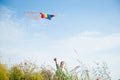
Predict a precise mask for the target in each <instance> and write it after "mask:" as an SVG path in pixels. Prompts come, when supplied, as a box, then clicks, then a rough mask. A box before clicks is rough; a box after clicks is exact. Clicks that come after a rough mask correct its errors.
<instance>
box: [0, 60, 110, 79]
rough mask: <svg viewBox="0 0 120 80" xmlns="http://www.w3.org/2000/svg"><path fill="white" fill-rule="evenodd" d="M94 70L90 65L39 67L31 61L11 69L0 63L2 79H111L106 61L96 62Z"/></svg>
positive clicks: (0, 77) (0, 76)
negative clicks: (68, 67)
mask: <svg viewBox="0 0 120 80" xmlns="http://www.w3.org/2000/svg"><path fill="white" fill-rule="evenodd" d="M94 66H95V67H92V70H90V69H89V68H87V67H88V66H83V65H82V64H81V65H80V66H76V67H75V68H73V69H72V70H70V71H67V72H64V71H62V69H57V70H55V69H53V68H52V67H47V66H42V67H38V66H36V65H35V64H33V63H31V62H28V61H27V62H23V63H21V64H19V65H15V66H13V67H11V68H10V69H9V70H8V69H7V68H6V67H5V66H4V65H3V64H0V80H111V77H110V74H109V71H108V67H107V65H106V64H105V63H103V64H101V65H98V64H95V65H94Z"/></svg>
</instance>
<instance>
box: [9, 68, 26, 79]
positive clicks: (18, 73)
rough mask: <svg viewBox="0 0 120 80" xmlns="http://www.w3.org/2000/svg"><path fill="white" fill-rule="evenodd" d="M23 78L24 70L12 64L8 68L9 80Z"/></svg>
mask: <svg viewBox="0 0 120 80" xmlns="http://www.w3.org/2000/svg"><path fill="white" fill-rule="evenodd" d="M22 78H24V72H23V70H22V69H21V68H20V67H19V66H13V67H12V68H11V70H10V80H21V79H22Z"/></svg>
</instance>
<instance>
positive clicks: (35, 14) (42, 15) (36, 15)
mask: <svg viewBox="0 0 120 80" xmlns="http://www.w3.org/2000/svg"><path fill="white" fill-rule="evenodd" d="M25 14H26V16H28V17H30V18H32V19H35V20H38V19H39V18H45V19H49V20H51V19H52V18H53V17H55V16H56V15H54V14H45V13H41V12H25ZM39 15H40V16H39Z"/></svg>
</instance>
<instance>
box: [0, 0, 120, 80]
mask: <svg viewBox="0 0 120 80" xmlns="http://www.w3.org/2000/svg"><path fill="white" fill-rule="evenodd" d="M27 11H30V12H45V13H51V14H56V17H55V18H53V19H52V20H46V19H41V18H39V20H33V19H31V18H28V17H27V16H26V15H25V14H24V12H27ZM0 17H1V18H0V56H2V57H3V58H4V59H6V60H7V59H8V58H12V60H13V61H15V62H17V61H21V60H24V59H30V60H32V61H34V60H37V61H36V62H38V63H41V64H42V63H44V62H45V63H46V64H50V65H52V66H54V63H53V61H52V59H53V58H54V57H58V58H59V59H60V60H65V61H66V62H67V64H68V65H69V66H71V67H73V66H74V65H78V63H77V61H76V59H77V58H78V59H80V60H81V61H82V62H84V63H86V62H89V61H90V62H92V61H96V62H107V63H108V66H109V68H110V71H111V75H112V78H113V80H115V79H118V78H120V72H119V71H118V70H119V67H120V64H119V63H117V62H120V59H119V56H120V1H119V0H26V1H25V0H11V1H8V0H1V1H0ZM74 49H76V50H77V52H78V55H76V54H75V52H74ZM16 59H18V60H16ZM73 64H74V65H73Z"/></svg>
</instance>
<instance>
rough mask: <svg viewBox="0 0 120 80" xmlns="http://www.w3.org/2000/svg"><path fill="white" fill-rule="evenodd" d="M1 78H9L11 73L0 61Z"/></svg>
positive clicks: (4, 79)
mask: <svg viewBox="0 0 120 80" xmlns="http://www.w3.org/2000/svg"><path fill="white" fill-rule="evenodd" d="M0 80H9V74H8V70H7V68H6V67H5V66H4V65H3V64H1V63H0Z"/></svg>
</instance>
